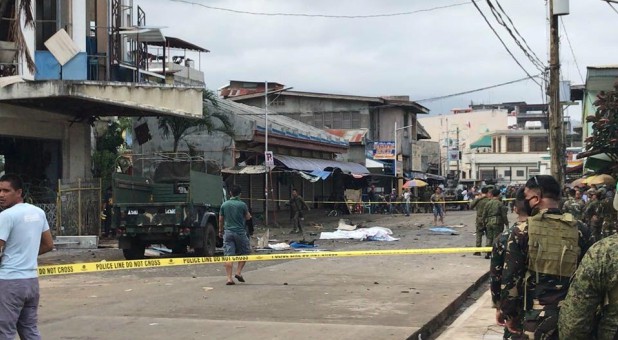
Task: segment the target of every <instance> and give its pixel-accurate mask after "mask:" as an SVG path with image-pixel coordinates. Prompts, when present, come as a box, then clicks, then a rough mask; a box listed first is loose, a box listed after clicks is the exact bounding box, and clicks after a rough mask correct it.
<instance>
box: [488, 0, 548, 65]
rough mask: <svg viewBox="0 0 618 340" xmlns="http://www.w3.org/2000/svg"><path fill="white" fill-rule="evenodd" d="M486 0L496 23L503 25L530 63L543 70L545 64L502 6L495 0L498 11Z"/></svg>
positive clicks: (489, 0)
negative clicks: (505, 19)
mask: <svg viewBox="0 0 618 340" xmlns="http://www.w3.org/2000/svg"><path fill="white" fill-rule="evenodd" d="M486 1H487V5H489V8H490V9H491V13H492V14H493V16H494V18H496V21H497V22H498V24H500V25H501V26H503V27H504V28H505V29H506V31H507V32H508V33H509V35H510V36H511V37H512V38H513V40H514V41H515V43H516V44H517V46H518V47H519V48H520V49H521V50H522V51H523V52H524V54H525V55H526V57H527V58H528V59H529V60H530V62H532V64H533V65H534V66H536V68H537V69H538V70H539V71H541V72H543V71H544V70H545V65H544V64H543V62H542V61H541V59H539V57H538V56H537V55H536V53H534V51H533V50H532V48H531V47H530V46H529V45H528V42H527V41H526V39H525V38H524V37H522V35H521V34H520V33H519V31H518V30H517V28H516V27H515V24H514V23H513V21H512V20H511V18H510V17H509V15H508V14H506V12H505V11H504V9H503V8H502V6H501V5H500V3H499V2H498V0H496V5H497V6H498V8H499V9H500V11H498V10H497V9H496V7H495V6H494V5H493V3H492V2H491V0H486ZM500 12H502V14H504V16H505V17H506V18H507V20H508V21H509V23H510V24H511V26H512V29H511V28H510V27H509V25H507V23H506V21H504V19H503V18H502V14H501V13H500ZM513 31H514V32H516V33H517V36H516V35H515V34H514V33H513ZM518 37H519V38H518ZM520 39H521V41H520ZM524 45H525V46H524Z"/></svg>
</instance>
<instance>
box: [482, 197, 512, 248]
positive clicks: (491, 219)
mask: <svg viewBox="0 0 618 340" xmlns="http://www.w3.org/2000/svg"><path fill="white" fill-rule="evenodd" d="M487 197H489V201H488V202H487V203H486V204H485V206H484V207H483V216H482V218H483V222H484V223H485V227H486V228H487V240H486V243H485V246H487V247H491V245H492V244H493V242H494V240H495V239H496V237H498V235H500V233H501V232H502V231H503V230H504V227H505V226H507V227H508V224H509V221H508V219H507V218H506V210H505V209H506V207H505V206H504V205H503V204H502V201H501V200H500V190H499V189H493V190H491V191H490V192H489V193H488V196H487ZM490 255H491V253H487V255H485V258H486V259H488V258H489V257H490Z"/></svg>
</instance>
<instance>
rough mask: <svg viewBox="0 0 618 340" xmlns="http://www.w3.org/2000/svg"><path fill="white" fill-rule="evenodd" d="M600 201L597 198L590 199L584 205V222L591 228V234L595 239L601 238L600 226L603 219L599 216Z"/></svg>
mask: <svg viewBox="0 0 618 340" xmlns="http://www.w3.org/2000/svg"><path fill="white" fill-rule="evenodd" d="M601 210H602V207H601V202H600V201H599V200H597V199H596V198H595V199H591V200H590V201H588V203H587V204H586V207H584V219H583V220H584V223H586V224H587V225H588V227H589V228H590V229H591V230H592V236H593V237H594V240H595V241H599V240H600V239H601V228H602V223H603V221H602V220H601V219H600V218H599V213H600V212H601Z"/></svg>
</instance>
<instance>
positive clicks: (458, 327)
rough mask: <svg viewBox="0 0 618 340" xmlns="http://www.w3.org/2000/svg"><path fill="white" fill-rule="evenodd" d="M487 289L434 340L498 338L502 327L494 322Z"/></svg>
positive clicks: (491, 339) (493, 339)
mask: <svg viewBox="0 0 618 340" xmlns="http://www.w3.org/2000/svg"><path fill="white" fill-rule="evenodd" d="M495 311H496V310H495V309H494V308H493V307H492V305H491V294H490V292H489V289H488V290H487V291H486V292H485V293H483V295H482V296H481V297H480V298H479V299H478V300H476V302H475V303H474V304H472V306H470V307H468V308H467V309H466V310H465V311H464V312H463V313H462V314H461V315H460V316H459V317H458V318H457V319H455V321H453V323H452V324H451V325H449V326H448V328H447V329H446V330H445V331H444V332H442V334H441V335H440V336H439V337H437V338H436V340H451V339H458V340H479V339H483V340H500V339H502V334H503V329H504V328H503V327H502V326H498V325H497V324H496V317H495V316H496V313H495Z"/></svg>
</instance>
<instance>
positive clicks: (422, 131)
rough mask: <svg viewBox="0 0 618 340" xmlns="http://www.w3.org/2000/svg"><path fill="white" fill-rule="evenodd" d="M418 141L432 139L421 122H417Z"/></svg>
mask: <svg viewBox="0 0 618 340" xmlns="http://www.w3.org/2000/svg"><path fill="white" fill-rule="evenodd" d="M416 139H418V140H421V139H431V135H430V134H429V132H427V130H425V127H424V126H423V124H421V122H419V121H418V120H417V121H416Z"/></svg>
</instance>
